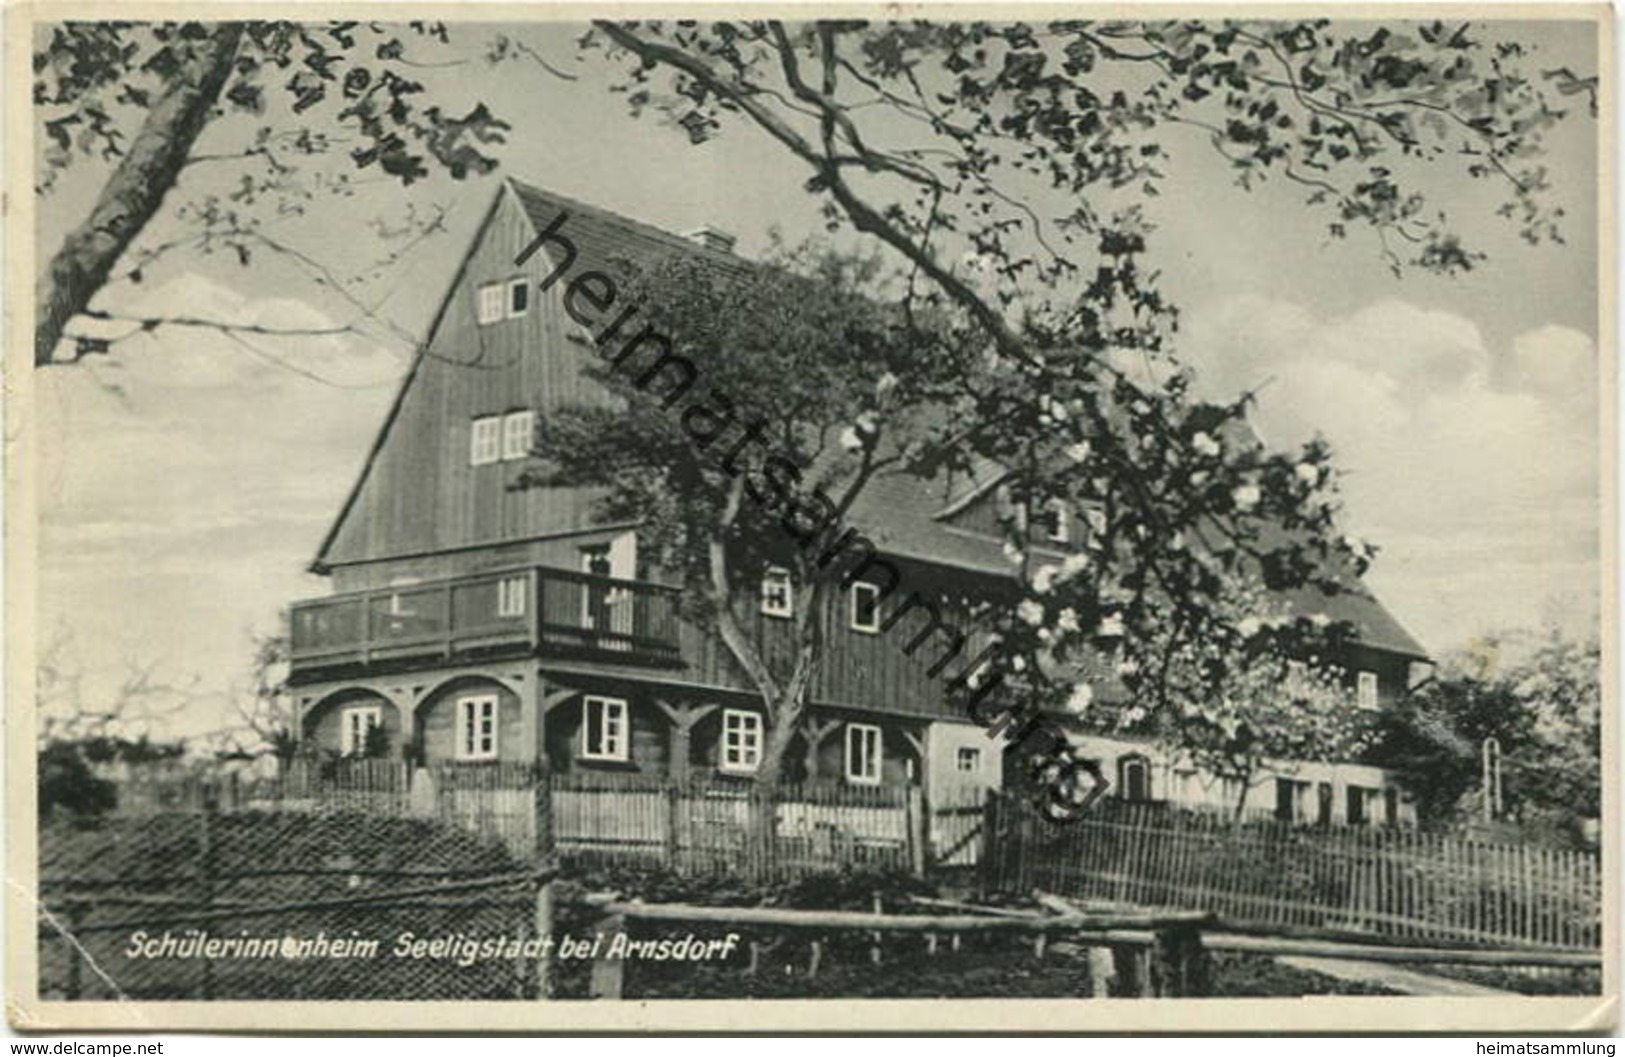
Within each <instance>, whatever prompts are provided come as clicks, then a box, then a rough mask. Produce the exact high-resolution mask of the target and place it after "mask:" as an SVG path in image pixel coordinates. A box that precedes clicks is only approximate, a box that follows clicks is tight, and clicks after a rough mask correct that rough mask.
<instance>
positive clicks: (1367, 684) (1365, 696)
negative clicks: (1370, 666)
mask: <svg viewBox="0 0 1625 1057" xmlns="http://www.w3.org/2000/svg"><path fill="white" fill-rule="evenodd" d="M1354 702H1355V704H1357V705H1359V706H1360V707H1361V708H1363V709H1365V710H1367V711H1375V710H1376V708H1377V673H1376V672H1360V673H1359V674H1358V675H1356V676H1355V677H1354Z"/></svg>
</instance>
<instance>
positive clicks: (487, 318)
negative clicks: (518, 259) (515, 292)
mask: <svg viewBox="0 0 1625 1057" xmlns="http://www.w3.org/2000/svg"><path fill="white" fill-rule="evenodd" d="M502 298H503V294H502V284H501V283H486V284H485V285H484V286H481V287H480V292H479V320H480V326H482V327H484V326H488V325H490V324H492V323H497V322H500V321H501V320H502V317H503V316H504V315H506V312H505V311H504V310H503V303H502Z"/></svg>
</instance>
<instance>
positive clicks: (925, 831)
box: [904, 786, 931, 877]
mask: <svg viewBox="0 0 1625 1057" xmlns="http://www.w3.org/2000/svg"><path fill="white" fill-rule="evenodd" d="M904 803H905V804H906V805H907V808H906V819H907V822H908V842H909V868H910V869H911V870H913V872H914V876H915V877H924V876H925V866H926V861H927V858H926V841H928V840H930V836H931V826H930V819H931V815H930V810H929V806H928V805H927V803H926V800H925V792H924V790H922V789H920V788H919V787H918V786H909V788H908V796H907V798H906V799H905V801H904Z"/></svg>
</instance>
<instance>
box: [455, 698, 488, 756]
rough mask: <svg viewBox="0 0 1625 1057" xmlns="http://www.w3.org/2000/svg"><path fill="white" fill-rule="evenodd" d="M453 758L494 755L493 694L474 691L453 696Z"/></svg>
mask: <svg viewBox="0 0 1625 1057" xmlns="http://www.w3.org/2000/svg"><path fill="white" fill-rule="evenodd" d="M457 758H458V759H459V760H494V759H496V758H497V695H495V694H476V695H473V696H470V697H460V698H458V699H457Z"/></svg>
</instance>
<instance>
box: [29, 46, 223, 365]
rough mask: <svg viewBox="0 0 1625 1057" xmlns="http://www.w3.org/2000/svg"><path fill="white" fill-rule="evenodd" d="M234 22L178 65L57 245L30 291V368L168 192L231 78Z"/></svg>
mask: <svg viewBox="0 0 1625 1057" xmlns="http://www.w3.org/2000/svg"><path fill="white" fill-rule="evenodd" d="M242 32H243V26H242V23H240V22H225V23H221V24H220V26H219V28H218V29H216V30H215V31H214V33H213V35H212V36H211V37H210V38H209V40H208V41H206V42H199V43H198V44H197V45H196V46H195V48H194V50H193V51H192V53H191V54H190V55H189V56H188V57H187V58H186V59H185V60H184V61H183V62H182V63H181V65H180V68H179V69H178V70H177V71H176V73H175V75H174V77H172V78H171V79H170V81H169V83H168V84H167V85H166V86H165V88H164V90H163V93H162V94H161V95H160V96H159V97H158V99H157V101H156V102H155V103H154V104H153V106H152V109H151V110H150V111H149V112H148V114H147V119H146V121H145V122H143V123H142V125H141V131H139V132H138V133H136V136H135V139H134V140H133V141H132V142H131V143H130V149H129V151H128V153H126V154H125V155H124V158H123V160H122V161H120V162H119V165H118V168H117V169H115V170H113V174H112V175H111V176H110V177H108V180H107V183H106V184H105V185H104V186H103V187H102V191H101V194H100V195H98V196H97V198H96V205H95V206H94V207H93V208H92V209H91V211H90V215H89V216H88V217H86V218H85V220H84V222H83V223H81V224H80V225H79V226H78V227H76V228H74V229H73V231H71V232H69V233H68V236H67V237H66V238H65V239H64V240H63V241H62V247H61V249H59V250H57V252H56V256H54V257H52V258H51V264H50V266H49V268H47V269H46V271H45V273H44V274H43V275H41V276H40V278H39V283H38V286H37V288H36V290H35V319H34V364H35V366H41V365H44V364H48V363H50V362H51V357H52V354H53V352H54V351H55V349H56V346H57V342H58V341H60V340H61V338H62V332H63V330H64V329H65V328H66V327H67V324H68V321H69V320H70V319H72V318H73V317H74V316H76V315H78V314H79V313H80V312H82V311H84V310H85V308H86V306H88V305H89V304H90V299H91V298H92V297H93V296H95V294H96V292H97V291H98V290H100V289H101V288H102V286H103V284H105V283H106V282H107V277H108V275H109V274H110V273H111V272H112V270H113V266H114V265H115V264H117V263H118V259H119V258H120V257H121V256H123V254H124V251H125V249H126V248H127V247H128V246H129V245H130V243H131V241H132V240H134V238H135V237H136V236H137V235H139V234H140V233H141V230H142V229H143V228H145V227H146V226H147V222H148V221H150V220H151V219H152V217H153V214H155V213H156V212H157V211H158V207H159V206H160V205H161V204H162V203H163V200H164V196H165V195H166V194H168V193H169V189H170V188H171V187H174V186H175V181H176V180H177V179H178V178H179V176H180V172H181V168H182V167H183V166H184V165H185V164H186V159H187V157H188V155H190V154H191V151H192V145H193V144H194V143H195V142H196V141H197V137H198V135H199V133H201V132H202V131H203V127H204V126H205V125H207V124H208V122H209V117H210V111H211V110H212V109H213V107H214V104H215V100H216V99H217V98H219V95H220V90H221V88H222V87H224V86H225V83H226V78H227V77H228V76H229V75H230V74H231V67H232V61H233V60H234V59H235V58H236V55H237V44H238V41H239V40H240V39H241V37H242Z"/></svg>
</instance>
